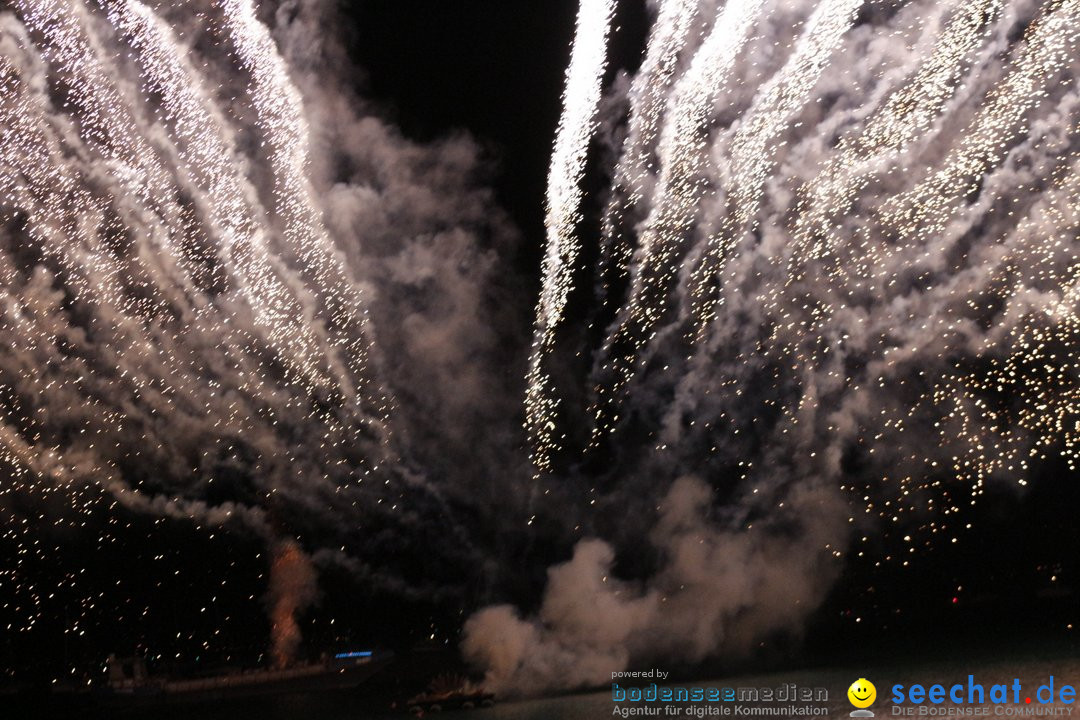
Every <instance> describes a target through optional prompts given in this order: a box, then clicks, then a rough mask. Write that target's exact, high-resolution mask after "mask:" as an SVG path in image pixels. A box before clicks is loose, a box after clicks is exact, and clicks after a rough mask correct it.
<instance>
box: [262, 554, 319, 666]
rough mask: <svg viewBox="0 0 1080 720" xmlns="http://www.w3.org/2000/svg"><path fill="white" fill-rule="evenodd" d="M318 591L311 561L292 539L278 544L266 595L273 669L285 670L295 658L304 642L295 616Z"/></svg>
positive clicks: (314, 598) (313, 599) (316, 575)
mask: <svg viewBox="0 0 1080 720" xmlns="http://www.w3.org/2000/svg"><path fill="white" fill-rule="evenodd" d="M318 591H319V587H318V574H317V573H316V572H315V568H314V567H313V566H312V564H311V560H310V558H308V556H307V555H305V554H304V551H303V550H301V549H300V548H299V547H297V545H296V543H295V542H292V541H291V540H289V541H284V542H281V543H278V545H277V547H275V548H274V559H273V563H272V564H271V566H270V590H269V591H268V592H267V595H266V602H267V605H268V606H269V608H270V641H271V646H270V655H271V656H272V657H273V659H274V667H278V668H284V667H288V666H289V665H291V664H292V663H293V661H294V660H295V659H296V650H297V648H299V647H300V642H301V641H302V640H303V637H302V635H301V632H300V625H299V623H298V622H297V616H298V615H299V614H300V613H302V612H303V611H304V610H306V609H307V608H308V607H309V606H310V605H311V604H312V603H313V602H314V601H315V600H316V598H317V597H318Z"/></svg>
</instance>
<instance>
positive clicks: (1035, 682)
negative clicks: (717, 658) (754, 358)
mask: <svg viewBox="0 0 1080 720" xmlns="http://www.w3.org/2000/svg"><path fill="white" fill-rule="evenodd" d="M933 650H934V654H935V655H939V656H940V655H943V654H947V653H948V651H949V650H950V649H949V648H941V647H939V648H934V649H933ZM955 650H956V653H955V654H956V655H957V656H961V655H963V652H962V650H963V649H962V648H956V649H955ZM969 675H973V676H974V681H975V682H976V683H979V684H981V685H983V686H984V687H985V691H986V693H989V691H990V687H991V685H993V684H1004V685H1008V686H1009V687H1010V690H1009V698H1010V700H1011V698H1012V689H1011V687H1012V683H1013V680H1014V678H1015V679H1019V680H1020V682H1021V685H1022V694H1021V702H1020V704H1019V705H1014V704H1012V703H1011V702H1010V703H1009V704H1008V705H999V706H994V705H993V704H991V703H990V702H989V696H987V698H986V700H987V702H985V703H984V704H983V705H981V707H985V708H988V712H987V714H986V715H982V716H976V717H985V718H989V719H990V720H993V719H994V718H1006V719H1008V718H1017V717H1019V718H1030V717H1042V716H1040V715H1026V714H1020V715H1017V714H1016V713H1017V712H1018V711H1019V712H1021V713H1026V712H1030V711H1032V710H1044V711H1045V710H1046V709H1048V708H1056V709H1059V710H1060V711H1061V712H1060V714H1058V715H1057V716H1056V717H1064V718H1075V719H1076V720H1080V705H1077V704H1073V705H1063V704H1061V703H1059V702H1055V703H1054V704H1050V705H1040V704H1039V703H1038V702H1037V701H1036V699H1035V693H1036V690H1037V688H1038V687H1039V686H1041V685H1044V684H1046V683H1048V682H1049V679H1050V676H1051V675H1052V676H1053V677H1054V685H1055V691H1057V690H1059V689H1060V688H1061V686H1062V685H1066V684H1067V685H1072V686H1074V687H1080V654H1077V653H1067V652H1066V653H1063V652H1062V651H1061V650H1060V649H1057V650H1055V651H1054V652H1053V653H1050V652H1047V653H1045V654H1043V653H1040V652H1039V651H1038V649H1035V650H1034V651H1030V650H1029V651H1027V652H1025V653H1024V657H1022V658H1013V659H986V658H983V659H981V660H978V661H961V660H953V661H934V662H926V663H922V664H920V663H917V662H916V663H903V664H896V665H893V666H890V665H889V664H887V663H880V662H879V663H875V664H874V665H872V666H868V667H859V666H856V665H851V666H848V667H840V668H828V669H814V670H800V671H786V672H777V673H769V674H759V675H747V676H733V677H726V678H720V679H713V680H700V681H688V682H675V683H671V685H672V686H683V687H694V686H698V687H773V688H775V687H779V686H781V685H784V684H787V683H796V684H797V685H798V686H799V687H808V688H817V687H823V688H826V689H827V690H828V695H829V700H828V701H827V702H825V703H821V704H820V707H822V708H824V709H825V711H826V714H824V715H819V716H817V717H825V718H830V719H834V720H847V718H848V717H849V713H850V712H851V711H852V710H853V708H852V706H851V705H850V704H849V703H848V701H847V695H846V693H847V688H848V686H849V685H850V684H851V683H852V682H854V681H855V680H857V679H858V678H860V677H865V678H868V679H870V680H871V681H872V682H873V683H874V684H875V685H876V686H877V694H878V697H877V701H876V702H875V704H874V705H873V706H872V707H871V708H870V709H871V710H872V711H873V712H874V713H875V716H876V718H877V719H878V720H882V719H883V718H900V717H903V716H901V715H898V714H896V713H895V712H894V707H893V702H892V687H893V685H895V684H897V683H899V684H903V685H904V686H905V687H909V686H910V685H912V684H914V683H919V684H922V685H923V686H925V687H929V686H931V685H935V684H941V685H944V686H945V687H946V688H948V687H950V686H951V685H954V684H957V683H960V684H964V685H965V686H966V684H967V682H968V676H969ZM621 684H622V685H623V686H624V687H625V685H626V684H627V683H626V682H625V681H624V682H622V683H621ZM635 684H637V683H635ZM640 684H641V685H646V684H648V681H641V682H640ZM1027 696H1030V697H1032V700H1033V702H1032V703H1031V704H1026V703H1024V699H1025V697H1027ZM644 705H649V706H651V707H654V708H655V707H657V705H661V704H660V703H637V704H629V703H614V702H612V697H611V692H610V690H605V691H603V692H592V693H585V694H578V695H567V696H563V697H557V698H547V699H540V700H529V701H520V702H502V703H499V704H497V705H496V706H495V707H493V708H488V709H477V710H471V711H463V712H443V713H429V714H428V715H426V716H425V717H426V718H434V717H438V718H444V719H445V720H601V719H606V718H618V717H620V715H618V714H616V709H617V708H627V707H639V708H640V707H643V706H644ZM673 705H677V707H676V708H675V710H673V712H675V711H677V713H676V714H667V713H666V711H665V710H663V708H662V707H661V710H660V714H658V715H650V716H643V715H637V716H634V717H659V718H665V717H668V718H670V717H677V718H695V717H702V715H699V714H697V713H698V711H697V710H693V709H692V708H698V709H700V708H704V709H705V710H706V711H707V710H708V709H709V708H710V707H711V708H714V709H715V708H719V707H722V706H725V705H726V706H728V707H727V709H729V710H733V709H734V708H733V706H734V705H735V704H733V703H699V704H697V705H692V704H689V703H678V704H673ZM905 706H906V707H912V705H911V704H910V703H907V704H905ZM925 707H926V708H933V709H934V710H935V711H937V712H938V713H940V715H937V716H936V717H957V715H955V714H953V715H945V713H946V712H947V709H948V708H953V709H954V710H953V712H954V713H955V712H956V709H957V706H956V705H954V704H952V703H951V702H944V703H942V704H940V705H936V706H932V705H930V704H929V703H926V705H925ZM972 707H976V706H966V707H965V706H960V708H959V709H960V710H961V711H966V712H970V710H971V708H972ZM1068 710H1072V713H1071V714H1069V713H1068V712H1067V711H1068ZM918 712H919V708H918V706H915V713H916V714H915V715H914V716H909V717H914V718H923V719H924V720H925V719H926V718H928V717H931V716H929V715H920V714H918ZM109 716H110V717H115V718H117V719H118V720H122V719H124V718H130V719H132V720H136V719H137V720H149V719H150V718H153V720H189V719H191V720H195V719H199V720H203V719H205V720H390V719H391V718H398V719H399V720H400V719H401V718H409V717H412V716H411V715H409V714H407V713H389V712H387V711H385V710H383V709H380V708H378V707H372V706H370V705H367V704H364V703H363V702H362V701H360V700H357V699H350V698H348V697H346V696H322V697H319V696H294V697H279V698H262V699H258V700H251V701H246V702H242V703H228V704H220V705H213V706H204V705H198V706H196V705H192V706H186V707H175V708H167V709H156V710H153V711H140V712H124V713H119V712H116V713H110V714H109ZM703 716H704V717H721V718H724V717H726V718H728V720H740V717H743V716H739V715H736V714H729V715H726V716H724V715H719V716H717V715H703ZM2 717H3V712H2V711H0V718H2ZM760 717H761V716H759V718H760ZM771 717H773V718H776V717H785V716H784V715H773V716H771ZM960 717H971V716H970V715H968V716H964V715H961V716H960ZM751 720H753V717H752V716H751Z"/></svg>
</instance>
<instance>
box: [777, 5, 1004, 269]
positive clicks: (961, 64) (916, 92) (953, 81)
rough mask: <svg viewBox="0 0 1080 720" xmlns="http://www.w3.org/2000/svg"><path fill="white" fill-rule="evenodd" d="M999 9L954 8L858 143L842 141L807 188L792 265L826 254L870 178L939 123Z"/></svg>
mask: <svg viewBox="0 0 1080 720" xmlns="http://www.w3.org/2000/svg"><path fill="white" fill-rule="evenodd" d="M1001 6H1002V2H1001V0H982V1H981V2H975V3H962V4H961V5H960V6H959V7H958V8H955V9H954V14H953V17H952V18H951V19H950V21H949V23H948V25H947V27H946V28H945V31H944V32H943V33H942V35H941V36H940V37H939V38H938V39H937V41H936V43H935V46H934V49H933V51H932V52H931V55H930V57H929V59H927V60H926V61H925V62H924V63H922V64H921V65H920V66H919V67H918V69H917V70H916V72H915V74H914V76H913V77H912V78H911V80H910V82H908V83H906V84H903V85H901V86H900V87H899V88H898V89H897V90H896V91H895V92H893V93H892V94H891V95H889V97H888V99H887V100H886V102H885V103H884V105H883V107H882V108H881V109H880V110H879V111H877V112H875V113H874V114H873V115H872V116H871V117H870V118H869V119H868V120H867V121H866V124H865V127H864V128H863V130H862V132H861V133H859V134H858V135H857V136H856V137H855V138H854V140H849V139H848V138H846V137H845V138H843V139H842V140H841V143H840V146H839V147H838V149H837V154H836V155H834V156H833V157H831V158H830V159H829V160H828V162H827V164H826V166H825V168H824V169H822V170H821V172H820V173H818V175H817V176H816V177H815V178H814V179H813V180H811V181H810V182H809V183H808V184H807V186H806V187H805V188H804V189H803V197H802V198H801V199H800V201H799V204H798V206H797V211H796V212H797V217H796V221H795V227H794V229H793V235H794V239H795V246H794V248H793V251H792V262H795V261H796V259H797V258H802V257H804V256H805V254H807V253H808V254H809V255H810V256H812V257H816V256H818V255H820V254H822V253H824V252H826V248H828V247H830V246H831V244H832V243H833V242H835V241H837V240H838V238H837V237H836V234H835V227H834V224H835V223H836V222H837V220H836V218H837V217H839V216H840V215H842V214H843V213H844V212H846V211H847V209H848V208H849V207H850V206H851V203H852V202H853V200H854V199H855V197H856V196H857V195H858V193H859V192H860V191H861V190H863V189H865V188H866V186H867V185H868V184H869V182H870V175H871V173H873V172H875V171H877V170H879V169H880V168H881V167H884V166H887V165H888V164H889V163H890V162H891V161H895V160H897V159H899V157H900V156H901V155H902V154H903V152H904V151H905V149H906V148H907V147H909V146H910V145H911V144H912V143H913V142H915V141H916V140H917V139H919V138H920V136H922V135H923V134H924V133H926V132H927V131H929V130H930V128H931V126H932V125H933V123H934V122H935V121H937V120H938V119H939V117H940V115H941V112H942V110H943V109H944V107H945V105H946V103H947V102H948V101H949V100H950V99H951V98H952V97H953V96H954V94H955V92H956V89H957V84H958V83H959V81H960V79H961V78H962V76H963V72H964V70H965V67H966V65H967V63H968V62H969V61H970V59H971V56H972V55H973V54H974V53H975V51H976V50H977V49H978V48H979V46H980V44H981V43H982V42H983V41H984V40H985V39H986V37H987V36H988V35H989V33H990V30H991V28H992V27H993V22H994V20H995V19H996V18H997V17H998V15H999V14H1000V12H1001Z"/></svg>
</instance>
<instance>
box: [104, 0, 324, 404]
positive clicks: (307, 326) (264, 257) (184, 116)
mask: <svg viewBox="0 0 1080 720" xmlns="http://www.w3.org/2000/svg"><path fill="white" fill-rule="evenodd" d="M104 5H105V8H106V11H107V13H108V17H109V19H110V21H111V22H112V24H113V25H114V26H115V27H116V28H117V29H119V30H120V31H121V32H123V33H125V34H126V35H128V36H129V37H130V41H131V45H132V47H133V48H134V49H135V50H136V51H138V53H139V58H140V60H141V61H142V66H143V68H144V71H145V73H146V78H147V79H146V83H147V85H148V87H149V88H151V89H152V90H154V91H156V92H159V93H160V94H161V96H162V101H161V108H162V112H163V114H164V116H165V118H166V119H167V120H168V121H169V122H170V125H171V129H172V133H171V138H170V139H172V140H173V142H170V143H169V146H168V148H167V150H168V151H169V152H170V154H172V155H174V156H175V157H176V160H177V162H178V164H179V167H180V168H182V169H183V171H182V172H183V174H184V175H186V176H187V177H186V178H184V179H185V180H186V182H185V183H184V184H185V186H186V187H187V188H189V189H191V192H192V195H193V196H194V197H195V198H196V199H197V200H198V201H199V205H200V206H201V208H202V211H203V212H204V213H205V217H206V219H207V221H208V223H209V224H210V226H211V227H213V228H215V229H216V230H217V232H218V233H219V237H220V240H221V250H220V253H221V255H222V257H223V258H224V259H226V267H228V268H230V270H231V271H232V273H233V275H234V277H235V278H236V279H237V281H238V282H239V284H240V288H241V290H242V292H244V293H245V295H246V296H247V297H248V298H249V300H250V301H251V305H252V307H253V308H254V310H255V313H256V317H257V319H258V322H259V324H260V325H261V326H262V327H264V328H266V330H267V333H268V336H269V338H270V340H271V342H272V343H273V344H274V346H275V347H276V348H277V349H278V350H279V352H281V353H282V355H283V356H284V357H290V356H293V357H295V359H296V362H297V363H298V364H299V367H300V369H301V370H302V374H301V376H300V378H298V380H301V379H302V381H304V382H306V383H309V384H313V385H315V386H318V385H325V384H327V383H328V382H329V380H328V379H327V378H326V377H325V376H326V370H325V369H324V366H325V364H326V363H325V360H322V359H321V358H322V353H321V352H320V351H321V350H322V351H324V350H325V343H324V342H322V341H321V340H320V338H319V337H318V332H317V327H315V326H314V324H313V323H312V321H311V318H310V317H308V316H307V314H306V313H305V308H304V306H303V304H302V303H301V302H300V300H299V299H298V298H297V295H299V294H300V293H301V292H302V291H301V290H300V289H298V288H297V287H296V285H297V283H295V282H290V277H289V275H290V273H289V271H288V269H287V268H286V267H285V266H284V265H283V264H282V263H280V262H275V258H274V256H273V255H272V254H271V252H270V249H269V247H268V242H267V240H268V239H267V237H266V233H265V231H264V230H263V229H262V227H261V224H260V220H261V218H259V217H258V215H259V214H260V213H261V208H259V207H258V205H257V204H256V203H254V202H253V200H252V198H253V197H254V195H255V191H254V189H253V188H251V187H250V186H249V185H248V184H247V183H246V182H244V181H243V179H242V178H240V177H238V173H237V169H236V167H235V165H234V163H233V158H234V157H235V156H236V155H237V151H236V147H235V143H234V142H233V141H232V138H231V137H230V135H231V133H230V132H229V129H228V126H227V124H226V121H225V119H224V118H223V117H222V116H221V113H220V112H219V111H217V110H216V108H215V106H214V105H213V103H212V99H211V98H210V97H209V95H208V93H207V92H206V91H205V90H203V88H202V78H201V77H200V76H199V75H198V73H196V72H195V70H194V68H192V66H191V63H190V60H189V59H188V58H187V57H186V56H185V54H184V53H183V52H182V49H181V46H180V45H179V43H178V41H177V39H176V37H175V36H174V35H173V34H172V32H171V31H170V30H169V29H168V28H167V27H166V26H165V25H164V23H163V22H162V21H161V20H160V19H159V18H157V17H156V16H155V15H154V14H153V13H152V12H151V11H150V10H149V8H147V7H146V6H145V5H142V4H141V3H138V2H116V3H109V2H106V3H104ZM164 142H165V141H164V140H161V141H159V144H164ZM298 340H299V342H297V341H298Z"/></svg>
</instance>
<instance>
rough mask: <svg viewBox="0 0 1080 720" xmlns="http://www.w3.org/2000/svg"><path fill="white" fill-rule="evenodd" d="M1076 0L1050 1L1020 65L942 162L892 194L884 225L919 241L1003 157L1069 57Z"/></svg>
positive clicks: (942, 221) (1079, 9)
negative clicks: (912, 184) (911, 185)
mask: <svg viewBox="0 0 1080 720" xmlns="http://www.w3.org/2000/svg"><path fill="white" fill-rule="evenodd" d="M1078 13H1080V4H1078V3H1077V2H1075V0H1064V1H1063V2H1055V3H1051V5H1050V6H1049V7H1048V8H1047V10H1046V12H1045V14H1044V15H1043V16H1042V17H1040V18H1038V19H1037V20H1036V21H1035V23H1034V24H1033V26H1032V27H1031V28H1030V29H1029V30H1028V32H1027V35H1026V38H1025V40H1026V43H1025V45H1024V46H1023V48H1022V50H1021V55H1020V57H1019V58H1018V59H1017V61H1016V66H1015V69H1014V70H1013V71H1012V72H1010V73H1009V74H1008V75H1007V76H1006V77H1005V78H1004V80H1003V81H1002V83H1001V84H1000V85H999V86H997V87H995V88H994V90H993V92H992V93H991V95H990V97H989V98H988V99H987V101H986V103H985V105H984V107H982V108H981V109H980V111H979V113H978V115H977V116H976V117H975V118H974V119H973V121H972V122H971V124H970V125H969V127H968V129H967V130H966V132H965V133H964V135H963V137H962V138H961V139H960V141H959V144H958V146H957V147H956V148H954V149H953V150H952V151H951V152H950V154H949V155H948V157H947V158H946V159H945V161H944V162H943V164H942V166H941V167H940V168H939V169H937V170H935V171H933V172H932V173H931V174H930V176H929V177H927V178H926V179H924V180H923V181H922V182H920V183H919V184H918V185H917V186H916V187H914V188H912V189H911V190H909V191H907V192H905V193H903V194H901V195H898V196H896V197H893V198H890V199H889V201H888V202H887V204H886V207H885V208H884V212H883V213H882V219H881V220H882V223H883V224H885V225H886V226H891V227H894V228H897V229H898V230H899V232H901V233H902V234H903V235H904V236H905V238H906V239H907V242H905V243H904V246H905V247H907V246H911V245H920V244H921V242H922V241H924V240H925V239H928V238H931V237H933V236H934V235H936V234H937V233H939V232H940V231H941V229H942V228H943V227H944V226H945V223H946V221H947V219H948V218H949V217H950V214H949V212H948V210H949V209H950V206H951V205H953V204H955V203H956V202H957V201H958V199H959V198H962V197H963V196H964V194H966V193H968V192H971V191H973V190H975V189H976V184H977V182H978V179H979V178H980V177H981V176H982V175H983V174H984V173H985V172H986V171H987V170H988V169H989V168H990V167H991V166H992V165H993V163H994V162H995V161H996V160H997V159H998V158H1000V157H1001V155H1002V151H1001V149H1002V148H1003V147H1005V146H1006V145H1007V140H1008V138H1009V137H1010V135H1012V134H1013V133H1015V132H1016V131H1017V130H1018V129H1019V127H1020V123H1021V121H1022V120H1023V118H1024V116H1025V115H1026V114H1027V112H1028V111H1029V110H1030V109H1031V108H1032V107H1034V106H1035V104H1036V103H1037V101H1038V100H1039V99H1040V98H1041V97H1043V96H1044V95H1046V90H1045V89H1044V84H1045V81H1046V80H1047V79H1048V78H1049V77H1050V76H1051V75H1052V74H1053V73H1054V72H1056V71H1057V70H1059V69H1060V68H1062V67H1064V66H1065V64H1066V63H1067V62H1069V61H1070V59H1071V56H1070V50H1071V49H1072V48H1074V47H1075V44H1076V40H1077V37H1078V36H1080V31H1077V30H1076V29H1075V28H1076V20H1077V16H1078Z"/></svg>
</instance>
